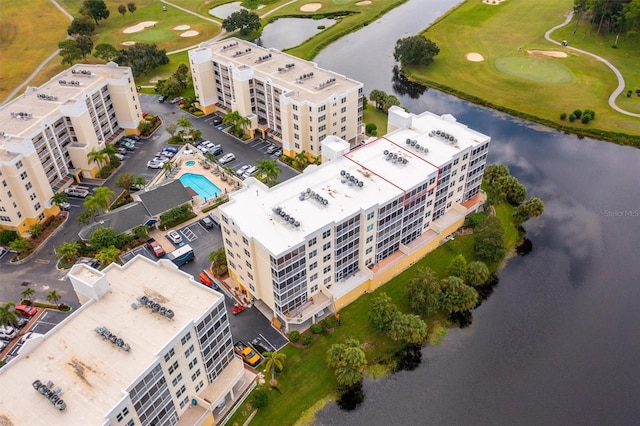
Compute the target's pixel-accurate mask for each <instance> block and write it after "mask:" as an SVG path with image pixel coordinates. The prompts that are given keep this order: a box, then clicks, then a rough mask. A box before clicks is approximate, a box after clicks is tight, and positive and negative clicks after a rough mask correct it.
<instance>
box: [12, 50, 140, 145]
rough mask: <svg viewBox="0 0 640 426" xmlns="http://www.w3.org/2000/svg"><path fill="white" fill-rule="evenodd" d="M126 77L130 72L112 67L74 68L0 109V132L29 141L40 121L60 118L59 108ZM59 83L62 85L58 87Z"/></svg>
mask: <svg viewBox="0 0 640 426" xmlns="http://www.w3.org/2000/svg"><path fill="white" fill-rule="evenodd" d="M83 72H84V73H83ZM126 75H129V76H130V75H132V74H131V70H130V69H129V68H127V67H119V66H117V65H116V64H115V63H111V64H107V65H84V64H76V65H74V66H72V67H71V68H69V69H67V70H65V71H63V72H61V73H60V74H58V75H56V76H55V77H53V78H52V79H51V80H49V81H48V82H46V83H45V84H43V85H42V86H40V87H28V88H27V89H26V90H25V92H24V93H23V94H22V95H20V96H18V97H17V98H15V99H13V100H12V101H11V102H9V103H7V104H5V105H3V106H0V132H4V133H5V135H6V136H15V137H30V136H31V135H32V134H33V133H34V132H35V131H36V130H37V129H39V128H40V127H41V121H42V120H47V119H48V121H52V120H55V119H56V118H57V117H58V116H59V115H60V112H59V109H58V107H59V106H60V105H64V104H65V103H67V102H69V101H76V100H81V99H82V94H83V93H85V92H86V91H93V90H95V89H96V88H99V87H102V86H103V85H104V84H105V83H106V82H108V81H109V80H114V79H116V80H120V79H122V77H123V76H126ZM61 81H64V82H65V83H64V84H61ZM70 82H79V83H78V84H70ZM12 113H13V114H12ZM2 144H3V138H0V147H1V146H2Z"/></svg>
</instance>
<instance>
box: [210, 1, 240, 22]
mask: <svg viewBox="0 0 640 426" xmlns="http://www.w3.org/2000/svg"><path fill="white" fill-rule="evenodd" d="M240 4H241V2H239V1H234V2H233V3H227V4H223V5H220V6H217V7H214V8H212V9H209V15H211V16H215V17H218V18H220V19H227V18H228V17H229V16H230V15H231V14H232V13H233V12H238V11H240V10H242V9H245V8H244V7H242V6H240Z"/></svg>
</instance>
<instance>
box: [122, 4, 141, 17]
mask: <svg viewBox="0 0 640 426" xmlns="http://www.w3.org/2000/svg"><path fill="white" fill-rule="evenodd" d="M136 10H138V7H137V6H136V4H135V3H134V2H129V3H127V5H126V6H125V5H124V4H121V5H119V6H118V13H119V14H121V15H122V16H124V15H125V14H126V13H127V11H129V12H130V13H131V14H132V15H133V14H134V13H135V11H136Z"/></svg>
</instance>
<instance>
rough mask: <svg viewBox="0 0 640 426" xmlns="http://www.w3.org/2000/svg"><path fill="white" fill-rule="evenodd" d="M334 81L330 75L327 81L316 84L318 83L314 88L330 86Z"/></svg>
mask: <svg viewBox="0 0 640 426" xmlns="http://www.w3.org/2000/svg"><path fill="white" fill-rule="evenodd" d="M335 82H336V79H335V78H334V77H331V78H330V79H328V80H327V81H325V82H322V83H320V84H318V85H317V86H316V89H318V90H320V89H324V88H325V87H327V86H330V85H332V84H333V83H335Z"/></svg>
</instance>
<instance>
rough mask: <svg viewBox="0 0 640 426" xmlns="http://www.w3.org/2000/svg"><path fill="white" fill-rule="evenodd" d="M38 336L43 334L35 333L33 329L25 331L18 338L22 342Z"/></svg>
mask: <svg viewBox="0 0 640 426" xmlns="http://www.w3.org/2000/svg"><path fill="white" fill-rule="evenodd" d="M39 336H43V334H42V333H36V332H35V331H27V332H26V333H24V335H23V336H22V337H21V338H20V343H24V342H26V341H27V340H29V339H33V338H35V337H39Z"/></svg>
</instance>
